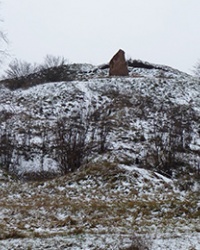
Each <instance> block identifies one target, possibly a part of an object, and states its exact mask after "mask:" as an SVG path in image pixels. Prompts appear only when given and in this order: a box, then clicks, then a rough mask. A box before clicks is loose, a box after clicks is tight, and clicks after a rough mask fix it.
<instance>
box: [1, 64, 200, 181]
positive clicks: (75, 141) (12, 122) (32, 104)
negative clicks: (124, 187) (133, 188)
mask: <svg viewBox="0 0 200 250" xmlns="http://www.w3.org/2000/svg"><path fill="white" fill-rule="evenodd" d="M143 64H145V65H147V64H148V63H144V62H143ZM129 65H130V66H129V77H123V78H121V77H108V69H107V68H106V67H105V68H104V67H93V66H88V65H85V66H84V65H82V66H80V65H79V70H77V69H76V70H74V71H73V72H75V74H74V73H73V74H74V78H73V79H72V80H70V81H58V82H54V83H53V82H48V83H44V84H39V85H36V86H32V87H27V88H26V89H23V88H18V89H15V90H10V89H8V88H6V87H4V86H3V84H2V85H1V89H0V93H1V100H0V115H1V116H0V120H1V123H0V141H1V144H0V164H1V166H2V167H3V168H6V169H7V170H9V171H10V172H13V173H15V174H16V175H18V176H21V177H23V176H28V175H29V173H30V172H31V173H32V172H36V173H38V172H39V173H41V174H43V173H47V172H48V173H49V172H51V173H52V172H59V173H67V172H68V171H74V170H76V169H77V168H79V167H80V166H82V165H84V164H86V163H87V162H94V161H96V160H97V159H98V160H105V159H106V160H108V161H111V162H118V163H121V164H125V165H135V164H136V165H137V166H140V167H144V168H152V169H157V170H158V171H160V172H162V173H164V174H167V175H169V176H171V175H172V174H174V173H178V172H180V171H184V170H185V169H186V168H187V169H190V171H197V169H198V168H199V164H200V163H199V161H200V127H199V120H200V83H199V81H198V80H197V79H195V78H193V77H192V76H189V75H187V74H185V73H183V72H180V71H178V70H175V69H172V68H170V67H166V66H160V65H159V66H158V65H153V66H154V67H152V68H151V67H149V68H147V67H146V68H145V67H142V66H141V65H142V64H141V65H140V67H134V66H133V65H132V66H131V64H129ZM148 65H150V64H148ZM191 169H192V170H191ZM27 178H28V177H27Z"/></svg>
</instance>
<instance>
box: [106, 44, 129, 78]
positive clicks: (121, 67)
mask: <svg viewBox="0 0 200 250" xmlns="http://www.w3.org/2000/svg"><path fill="white" fill-rule="evenodd" d="M124 54H125V52H124V51H123V50H121V49H120V50H119V51H118V52H117V53H116V54H115V55H114V56H113V58H112V59H111V60H110V63H109V66H110V70H109V76H128V66H127V63H126V59H125V56H124Z"/></svg>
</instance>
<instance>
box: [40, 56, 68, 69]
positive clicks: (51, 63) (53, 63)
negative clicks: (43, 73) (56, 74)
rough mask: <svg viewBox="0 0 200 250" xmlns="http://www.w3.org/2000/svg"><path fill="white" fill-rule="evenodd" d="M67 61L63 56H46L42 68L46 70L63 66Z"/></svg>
mask: <svg viewBox="0 0 200 250" xmlns="http://www.w3.org/2000/svg"><path fill="white" fill-rule="evenodd" d="M66 62H67V60H66V59H65V58H64V57H63V56H53V55H46V57H45V59H44V63H43V65H42V66H41V67H42V68H45V69H48V68H52V67H59V66H63V65H65V64H66Z"/></svg>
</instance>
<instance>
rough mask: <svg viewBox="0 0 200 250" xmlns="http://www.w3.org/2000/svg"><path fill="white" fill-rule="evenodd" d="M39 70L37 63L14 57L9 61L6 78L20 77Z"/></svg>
mask: <svg viewBox="0 0 200 250" xmlns="http://www.w3.org/2000/svg"><path fill="white" fill-rule="evenodd" d="M37 71H38V66H37V65H36V64H31V63H28V62H26V61H21V60H18V59H14V60H13V61H12V62H10V63H9V65H8V69H7V70H6V71H5V73H6V76H5V78H20V77H23V76H26V75H29V74H32V73H35V72H37Z"/></svg>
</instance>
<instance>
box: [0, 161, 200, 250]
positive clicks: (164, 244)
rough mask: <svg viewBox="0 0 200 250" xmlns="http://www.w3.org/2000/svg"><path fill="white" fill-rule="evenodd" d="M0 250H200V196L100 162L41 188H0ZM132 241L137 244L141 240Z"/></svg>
mask: <svg viewBox="0 0 200 250" xmlns="http://www.w3.org/2000/svg"><path fill="white" fill-rule="evenodd" d="M0 191H1V192H0V209H1V210H0V221H1V222H0V224H1V225H0V239H1V240H0V246H1V247H0V249H5V250H6V249H10V250H11V249H71V250H72V249H73V250H79V249H84V250H86V249H88V250H96V249H102V250H103V249H116V250H117V249H126V247H128V246H130V245H131V244H132V239H133V235H137V237H138V239H139V240H140V241H142V242H143V243H147V244H148V246H149V247H150V249H152V250H154V249H156V250H159V249H171V250H175V249H177V248H179V249H183V250H191V249H195V250H198V249H200V248H199V246H200V227H199V226H200V220H199V218H200V214H199V211H200V210H199V205H200V204H199V193H198V192H196V193H195V192H192V193H191V192H180V191H179V190H178V189H177V188H176V186H175V184H174V182H173V181H172V180H169V179H168V178H166V177H163V176H161V175H159V174H156V173H153V172H151V171H148V170H144V169H141V168H137V167H136V166H132V167H131V166H124V165H120V166H119V167H117V166H114V165H112V164H110V163H101V164H100V163H99V165H98V164H97V163H96V164H95V165H92V166H87V167H85V168H83V169H80V170H79V171H77V172H76V173H72V174H69V175H68V176H65V177H58V178H56V179H55V180H51V181H46V182H45V181H43V182H28V183H26V182H25V183H21V182H18V181H17V182H13V181H11V180H10V181H9V180H6V177H4V179H3V178H1V182H0ZM137 237H136V236H135V237H134V240H136V239H137Z"/></svg>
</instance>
